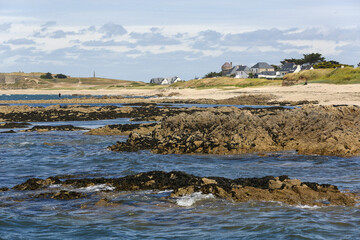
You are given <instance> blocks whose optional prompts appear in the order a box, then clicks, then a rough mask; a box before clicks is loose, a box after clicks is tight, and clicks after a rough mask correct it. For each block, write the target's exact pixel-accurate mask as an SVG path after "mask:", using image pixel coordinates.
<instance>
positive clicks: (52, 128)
mask: <svg viewBox="0 0 360 240" xmlns="http://www.w3.org/2000/svg"><path fill="white" fill-rule="evenodd" d="M82 130H89V129H88V128H83V127H74V126H73V125H59V126H34V127H32V128H31V129H27V130H24V132H34V131H37V132H48V131H82Z"/></svg>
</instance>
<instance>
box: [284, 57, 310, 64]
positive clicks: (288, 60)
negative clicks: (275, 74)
mask: <svg viewBox="0 0 360 240" xmlns="http://www.w3.org/2000/svg"><path fill="white" fill-rule="evenodd" d="M280 62H281V64H285V63H287V62H292V63H295V64H296V65H301V64H304V63H305V62H304V59H302V58H300V59H297V58H286V59H284V60H283V61H280Z"/></svg>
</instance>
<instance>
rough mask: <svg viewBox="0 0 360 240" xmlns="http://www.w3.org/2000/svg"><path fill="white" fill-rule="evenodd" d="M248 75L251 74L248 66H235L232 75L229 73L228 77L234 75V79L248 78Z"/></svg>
mask: <svg viewBox="0 0 360 240" xmlns="http://www.w3.org/2000/svg"><path fill="white" fill-rule="evenodd" d="M250 73H252V71H251V69H250V68H249V67H248V66H244V65H237V66H236V69H234V73H231V74H230V75H232V74H234V75H235V78H248V77H249V74H250Z"/></svg>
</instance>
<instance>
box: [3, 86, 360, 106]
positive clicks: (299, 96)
mask: <svg viewBox="0 0 360 240" xmlns="http://www.w3.org/2000/svg"><path fill="white" fill-rule="evenodd" d="M58 93H61V94H62V95H68V94H69V95H72V94H83V95H126V96H153V95H160V96H164V97H165V98H166V97H167V96H169V95H170V96H171V98H172V99H174V98H176V99H227V98H231V97H236V96H241V95H249V94H251V95H257V94H272V95H274V96H275V97H276V99H277V100H278V101H302V100H308V101H318V102H319V104H320V105H334V104H335V105H338V104H347V105H359V104H360V84H351V85H331V84H309V85H295V86H289V87H281V86H277V87H274V86H267V87H260V88H228V89H174V88H166V89H126V88H125V89H111V90H109V89H97V90H89V89H77V90H41V89H40V90H39V89H21V90H0V94H58Z"/></svg>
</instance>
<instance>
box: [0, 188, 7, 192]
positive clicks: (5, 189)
mask: <svg viewBox="0 0 360 240" xmlns="http://www.w3.org/2000/svg"><path fill="white" fill-rule="evenodd" d="M6 191H9V188H7V187H2V188H0V192H6Z"/></svg>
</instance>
